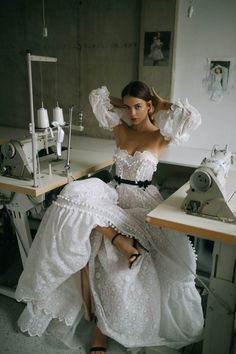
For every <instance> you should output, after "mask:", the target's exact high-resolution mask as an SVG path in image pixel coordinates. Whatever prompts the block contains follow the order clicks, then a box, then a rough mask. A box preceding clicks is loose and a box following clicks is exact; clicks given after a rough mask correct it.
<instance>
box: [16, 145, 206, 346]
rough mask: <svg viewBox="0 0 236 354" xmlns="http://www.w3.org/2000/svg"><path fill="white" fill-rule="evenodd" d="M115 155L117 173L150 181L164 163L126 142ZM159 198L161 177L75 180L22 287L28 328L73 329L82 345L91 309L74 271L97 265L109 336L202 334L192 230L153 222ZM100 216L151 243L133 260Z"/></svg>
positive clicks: (144, 341) (135, 342) (136, 339)
mask: <svg viewBox="0 0 236 354" xmlns="http://www.w3.org/2000/svg"><path fill="white" fill-rule="evenodd" d="M114 160H115V163H116V174H117V175H118V176H120V177H122V178H127V179H133V180H146V179H148V180H149V179H150V178H151V177H152V174H153V173H154V172H155V170H156V168H157V163H158V160H157V159H156V158H155V157H154V156H153V155H152V154H151V153H150V152H145V151H144V152H137V153H135V154H134V155H133V156H130V155H129V154H128V152H127V151H125V150H122V149H117V150H116V151H115V155H114ZM161 200H162V198H161V195H160V193H159V191H158V188H157V187H155V186H154V185H150V186H148V187H147V188H146V189H145V190H144V189H142V188H139V187H137V186H133V185H132V186H130V185H125V184H121V185H119V186H117V185H116V183H115V182H114V181H112V182H110V183H109V184H105V183H104V182H102V181H101V180H99V179H97V178H91V179H87V180H81V181H75V182H71V183H69V184H68V185H67V186H66V187H65V188H64V189H63V190H62V192H61V194H60V195H59V196H58V198H57V200H56V201H55V202H54V204H52V205H51V206H50V207H49V208H48V210H47V211H46V214H45V216H44V218H43V220H42V222H41V224H40V227H39V229H38V232H37V234H36V236H35V239H34V242H33V244H32V247H31V249H30V253H29V256H28V259H27V262H26V265H25V269H24V271H23V273H22V275H21V277H20V280H19V283H18V287H17V289H16V299H17V300H18V301H22V300H23V301H25V302H26V303H27V307H26V308H25V310H24V311H23V313H22V315H21V316H20V318H19V321H18V324H19V326H20V328H21V330H22V331H23V332H28V333H29V335H31V336H34V335H38V336H40V335H42V334H43V333H44V332H45V331H49V330H50V331H51V332H53V333H57V335H58V336H59V337H60V338H62V339H63V341H64V342H65V343H66V344H67V345H68V346H71V347H73V346H74V344H73V343H74V337H76V338H77V341H76V343H77V345H78V346H81V345H82V343H83V341H82V340H81V338H80V337H79V332H78V333H77V331H76V328H77V325H78V323H80V320H81V318H82V317H83V315H84V314H85V308H84V302H83V299H82V296H81V294H80V289H79V287H78V286H77V282H76V274H78V272H79V271H80V270H81V269H82V268H83V267H85V266H86V265H87V264H89V281H90V286H91V293H92V298H93V303H94V308H95V313H96V316H97V318H98V324H99V326H100V328H101V330H102V331H103V332H104V333H105V334H107V335H108V336H109V337H111V338H113V339H114V340H116V341H118V342H119V343H121V344H122V345H124V346H125V347H127V348H134V347H145V346H160V345H167V346H169V347H172V348H180V347H182V346H185V345H187V344H189V343H191V342H194V341H198V340H199V339H200V338H201V334H202V328H203V316H202V309H201V299H200V296H199V294H198V292H197V290H196V288H195V283H194V275H193V273H194V272H195V270H196V259H195V258H196V257H195V253H194V250H193V248H192V246H191V244H190V242H189V240H188V238H187V236H185V235H183V234H181V233H179V232H177V231H173V230H168V229H162V228H158V227H153V226H150V225H148V224H147V223H146V222H145V218H146V215H147V213H148V212H149V211H150V210H151V209H153V208H154V207H155V206H156V205H157V204H158V203H159V202H160V201H161ZM97 225H100V226H112V227H113V228H114V229H116V230H118V231H119V232H121V233H123V234H126V235H127V236H129V237H135V238H137V239H138V240H139V242H140V243H141V244H142V245H143V246H144V247H145V248H146V249H147V250H149V252H146V251H144V250H143V249H141V248H140V249H139V251H140V252H141V253H142V256H141V257H139V259H138V260H137V262H135V264H134V265H133V267H132V268H131V269H129V268H128V261H127V259H126V257H125V256H123V255H122V254H121V253H120V252H119V251H118V250H117V249H116V247H115V246H113V245H112V244H111V242H109V241H108V240H107V239H105V238H104V237H103V236H102V235H101V234H99V233H98V232H96V231H95V230H94V229H95V227H96V226H97ZM58 333H59V334H58ZM71 333H72V334H73V336H72V335H71ZM72 338H73V340H72Z"/></svg>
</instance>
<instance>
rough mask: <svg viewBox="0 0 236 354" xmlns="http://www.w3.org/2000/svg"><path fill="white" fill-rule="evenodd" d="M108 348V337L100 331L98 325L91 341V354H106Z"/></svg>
mask: <svg viewBox="0 0 236 354" xmlns="http://www.w3.org/2000/svg"><path fill="white" fill-rule="evenodd" d="M106 348H107V337H106V336H105V335H104V334H103V333H102V332H101V331H100V329H99V328H98V326H97V325H96V327H95V330H94V332H93V337H92V341H91V348H90V353H91V354H104V353H105V352H106Z"/></svg>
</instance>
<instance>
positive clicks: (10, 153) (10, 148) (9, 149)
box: [1, 143, 16, 159]
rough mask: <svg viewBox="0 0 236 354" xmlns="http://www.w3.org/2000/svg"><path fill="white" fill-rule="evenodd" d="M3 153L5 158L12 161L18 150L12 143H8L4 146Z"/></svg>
mask: <svg viewBox="0 0 236 354" xmlns="http://www.w3.org/2000/svg"><path fill="white" fill-rule="evenodd" d="M1 152H2V154H3V156H4V157H5V158H7V159H11V158H12V157H14V156H15V153H16V149H15V147H14V145H13V144H12V143H7V144H4V145H2V148H1Z"/></svg>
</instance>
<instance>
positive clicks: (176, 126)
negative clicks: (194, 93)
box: [157, 99, 201, 144]
mask: <svg viewBox="0 0 236 354" xmlns="http://www.w3.org/2000/svg"><path fill="white" fill-rule="evenodd" d="M200 124H201V115H200V113H199V112H198V110H197V109H196V108H195V107H193V106H192V105H190V104H189V102H188V100H187V99H186V101H185V103H183V102H182V101H181V100H178V101H177V102H176V103H174V104H172V106H171V107H170V109H169V110H167V111H160V112H159V113H158V118H157V126H158V128H159V129H160V132H161V134H162V135H163V136H164V137H165V138H166V139H167V140H170V141H171V142H172V143H175V144H183V143H185V142H186V141H188V139H189V137H190V134H191V132H192V131H193V130H195V129H197V128H198V127H199V125H200Z"/></svg>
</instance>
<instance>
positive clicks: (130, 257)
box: [111, 232, 141, 269]
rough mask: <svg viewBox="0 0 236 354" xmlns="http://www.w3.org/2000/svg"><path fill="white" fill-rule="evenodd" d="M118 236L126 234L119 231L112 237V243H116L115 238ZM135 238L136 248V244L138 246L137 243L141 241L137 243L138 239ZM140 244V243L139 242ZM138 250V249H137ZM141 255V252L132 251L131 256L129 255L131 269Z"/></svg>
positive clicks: (134, 244)
mask: <svg viewBox="0 0 236 354" xmlns="http://www.w3.org/2000/svg"><path fill="white" fill-rule="evenodd" d="M118 236H124V235H122V234H121V233H120V232H117V233H116V234H115V235H114V236H113V237H112V239H111V243H112V244H114V241H115V239H116V238H117V237H118ZM133 240H134V242H133V247H134V248H136V247H135V246H136V244H139V243H136V240H135V239H133ZM139 245H140V244H139ZM137 252H138V251H137ZM140 256H141V253H139V252H138V253H132V254H131V255H130V256H129V258H128V261H129V269H131V267H132V265H133V264H134V262H136V260H137V259H138V257H140ZM132 258H134V259H133V260H132V261H131V259H132Z"/></svg>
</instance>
